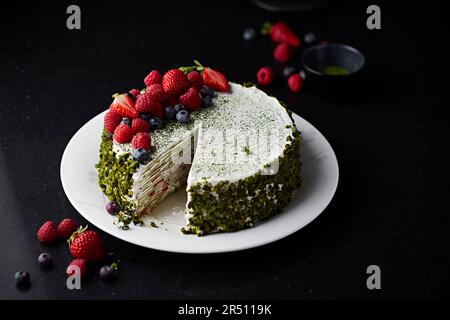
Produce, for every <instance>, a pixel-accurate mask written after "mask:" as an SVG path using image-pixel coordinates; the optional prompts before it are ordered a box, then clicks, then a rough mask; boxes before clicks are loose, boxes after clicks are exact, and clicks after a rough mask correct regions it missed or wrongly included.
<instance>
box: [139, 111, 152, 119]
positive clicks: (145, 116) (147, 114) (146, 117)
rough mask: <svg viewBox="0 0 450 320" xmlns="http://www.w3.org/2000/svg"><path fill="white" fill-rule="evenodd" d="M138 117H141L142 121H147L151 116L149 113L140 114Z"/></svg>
mask: <svg viewBox="0 0 450 320" xmlns="http://www.w3.org/2000/svg"><path fill="white" fill-rule="evenodd" d="M139 117H141V118H142V119H144V120H145V121H148V120H150V117H151V115H150V113H146V112H141V113H140V114H139Z"/></svg>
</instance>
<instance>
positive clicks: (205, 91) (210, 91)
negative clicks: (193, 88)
mask: <svg viewBox="0 0 450 320" xmlns="http://www.w3.org/2000/svg"><path fill="white" fill-rule="evenodd" d="M200 95H201V96H202V97H207V96H208V97H211V98H212V97H214V89H213V88H211V87H207V86H203V88H201V90H200Z"/></svg>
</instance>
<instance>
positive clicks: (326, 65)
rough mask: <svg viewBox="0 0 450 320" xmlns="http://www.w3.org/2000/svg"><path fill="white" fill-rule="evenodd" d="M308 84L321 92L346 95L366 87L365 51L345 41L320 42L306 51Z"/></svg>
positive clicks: (304, 65) (336, 95) (329, 94)
mask: <svg viewBox="0 0 450 320" xmlns="http://www.w3.org/2000/svg"><path fill="white" fill-rule="evenodd" d="M302 61H303V67H304V69H305V72H306V81H305V84H306V85H307V86H308V87H309V88H310V89H312V91H315V92H317V93H319V94H323V95H326V96H329V97H342V96H345V95H348V94H349V93H351V92H355V91H358V90H361V89H362V87H361V86H362V85H363V82H361V75H362V72H361V71H362V69H363V67H364V64H365V58H364V55H363V54H362V53H361V52H360V51H358V50H357V49H355V48H353V47H350V46H347V45H344V44H336V43H330V44H320V45H316V46H313V47H311V48H309V49H307V50H306V51H305V52H304V53H303V58H302Z"/></svg>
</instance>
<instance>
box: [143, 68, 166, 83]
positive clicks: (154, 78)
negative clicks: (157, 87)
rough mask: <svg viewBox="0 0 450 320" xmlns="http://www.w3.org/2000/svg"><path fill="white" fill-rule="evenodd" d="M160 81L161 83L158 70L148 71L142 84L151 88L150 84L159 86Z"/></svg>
mask: <svg viewBox="0 0 450 320" xmlns="http://www.w3.org/2000/svg"><path fill="white" fill-rule="evenodd" d="M161 81H162V76H161V73H159V71H158V70H152V71H150V73H149V74H148V75H147V76H146V77H145V79H144V83H145V85H146V86H147V87H148V86H151V85H152V84H161Z"/></svg>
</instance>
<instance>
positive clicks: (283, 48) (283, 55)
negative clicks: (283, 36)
mask: <svg viewBox="0 0 450 320" xmlns="http://www.w3.org/2000/svg"><path fill="white" fill-rule="evenodd" d="M293 54H294V51H293V50H292V47H290V46H289V45H288V44H286V43H280V44H279V45H277V47H276V48H275V50H274V51H273V57H274V58H275V60H277V61H279V62H282V63H285V62H288V61H289V60H290V59H291V58H292V55H293Z"/></svg>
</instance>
